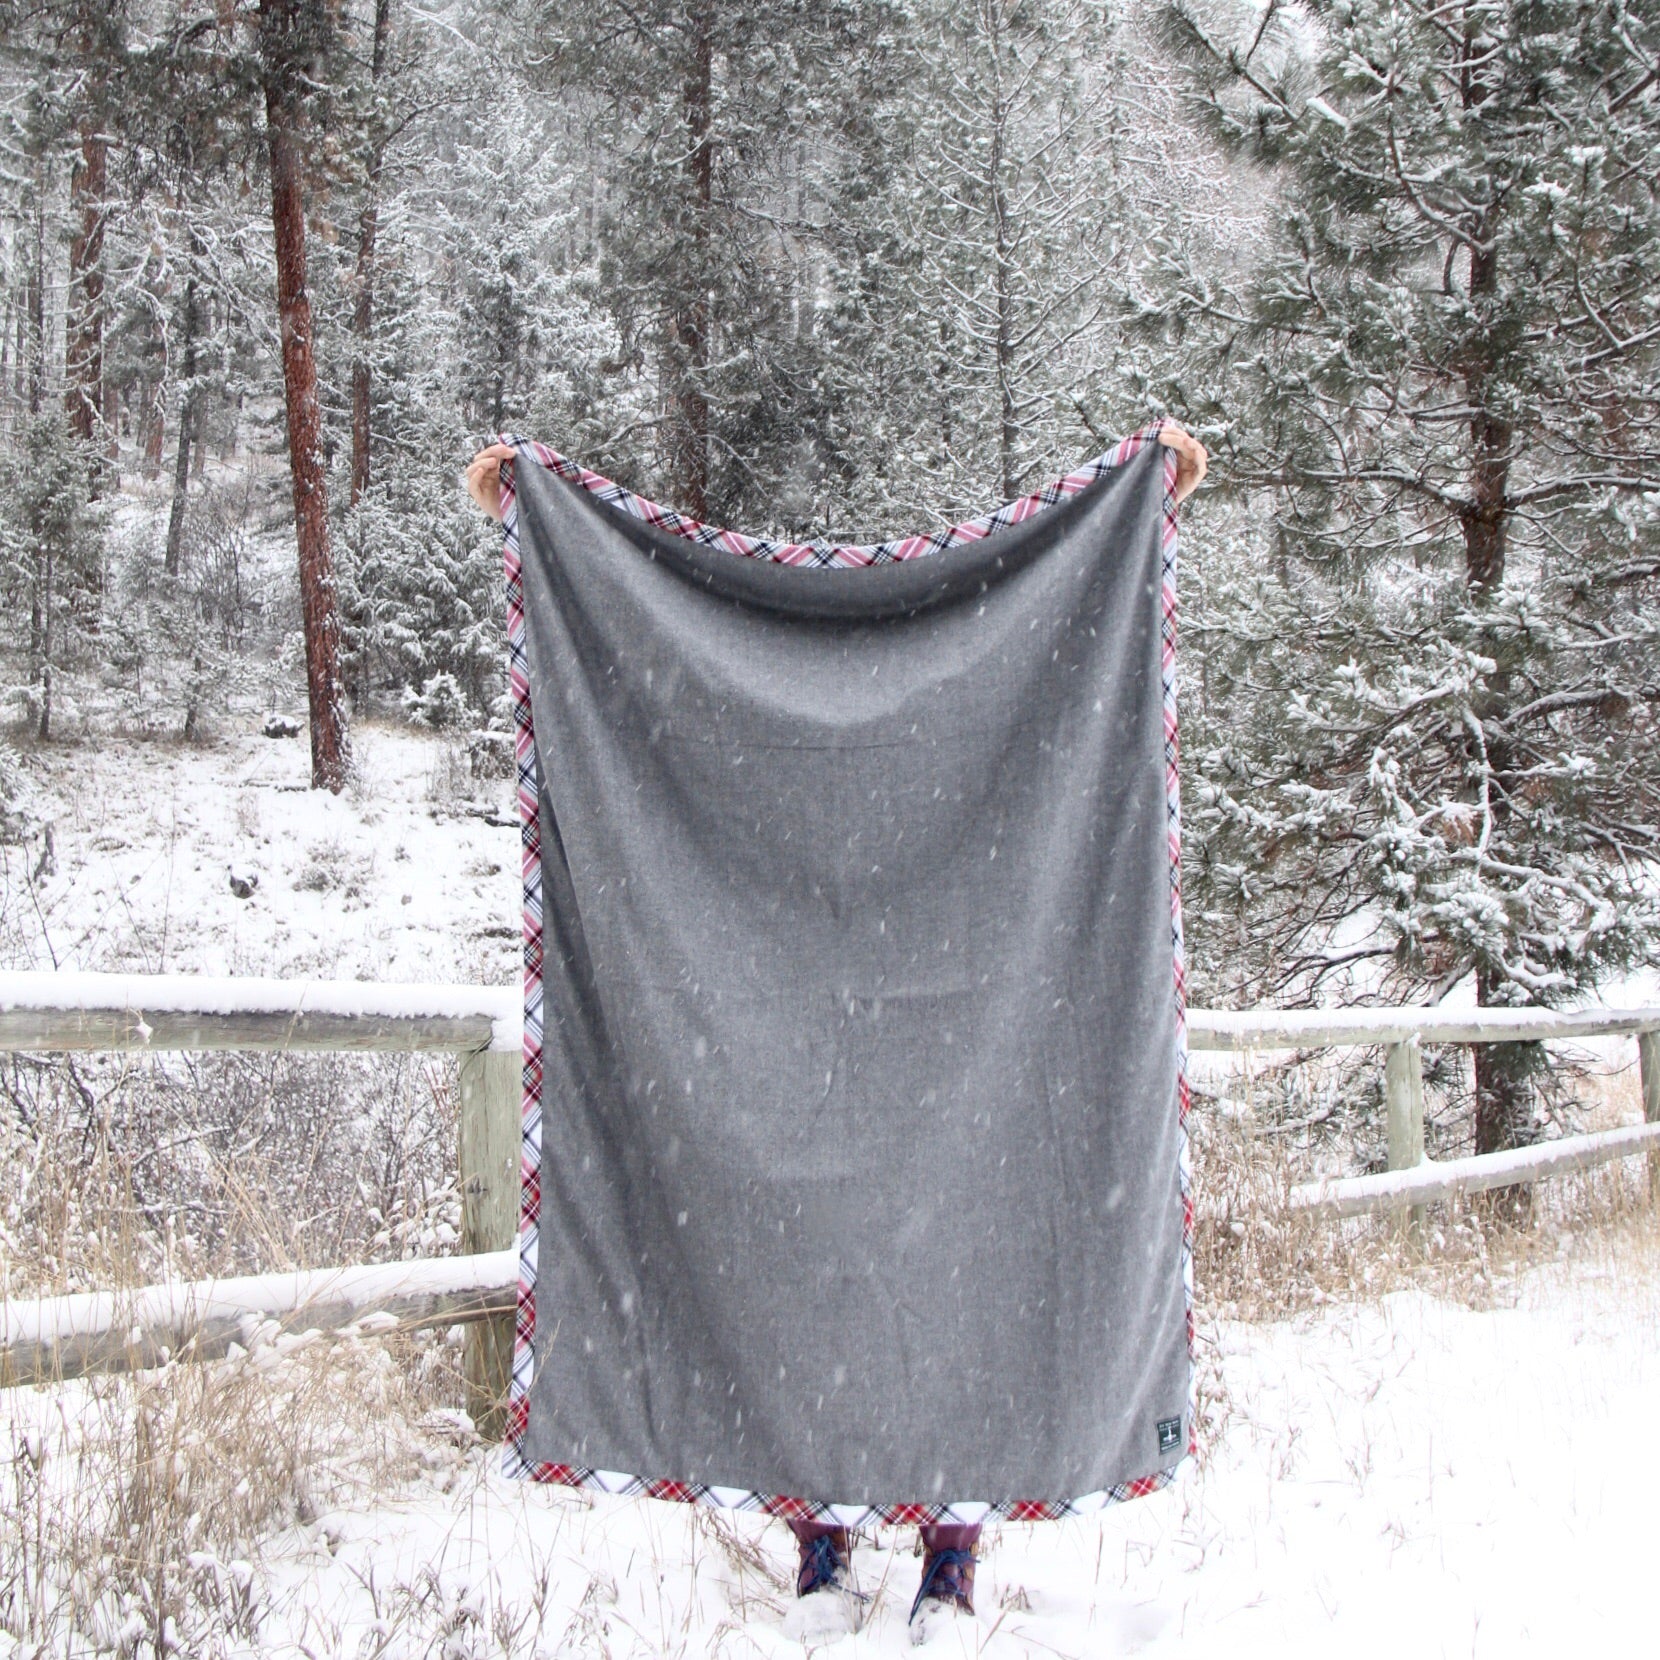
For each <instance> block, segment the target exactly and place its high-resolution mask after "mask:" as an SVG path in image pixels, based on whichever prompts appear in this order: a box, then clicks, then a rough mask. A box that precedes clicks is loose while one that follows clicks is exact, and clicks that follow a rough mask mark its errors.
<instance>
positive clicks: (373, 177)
mask: <svg viewBox="0 0 1660 1660" xmlns="http://www.w3.org/2000/svg"><path fill="white" fill-rule="evenodd" d="M391 34H392V0H375V47H374V55H373V57H372V58H371V60H370V66H369V77H370V81H371V83H372V84H374V85H377V86H378V85H379V83H380V78H381V75H382V74H383V73H384V71H385V69H386V45H387V42H388V40H389V39H390V38H391ZM385 160H386V141H385V138H384V137H383V135H382V132H381V126H380V118H379V113H378V112H377V113H376V116H375V136H374V139H373V141H372V143H371V144H370V147H369V168H368V178H367V180H366V182H365V189H364V198H363V211H362V213H361V214H360V215H359V216H358V222H357V223H358V242H357V270H356V272H355V273H354V280H355V282H356V284H357V305H356V307H355V308H354V310H353V312H352V333H353V334H354V335H356V336H357V355H356V357H355V358H354V359H353V361H352V506H354V507H355V506H356V505H357V503H358V500H359V498H361V496H362V495H363V492H364V491H365V490H367V489H368V488H369V472H370V449H371V442H372V440H371V433H370V425H369V414H370V404H371V398H372V394H373V391H374V382H373V375H372V371H371V369H370V365H369V336H370V331H371V330H372V329H373V327H374V321H375V236H376V233H377V232H378V230H379V228H380V174H381V168H382V166H383V165H384V164H385Z"/></svg>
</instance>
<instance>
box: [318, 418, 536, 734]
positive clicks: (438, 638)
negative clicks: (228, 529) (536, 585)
mask: <svg viewBox="0 0 1660 1660" xmlns="http://www.w3.org/2000/svg"><path fill="white" fill-rule="evenodd" d="M458 453H459V446H458ZM454 459H455V458H454V456H445V457H444V458H443V462H444V467H443V470H442V471H441V472H440V471H439V470H438V469H437V468H433V469H432V470H430V471H428V470H425V469H424V468H423V467H422V465H421V464H419V463H416V462H408V463H406V464H404V465H403V466H402V467H400V468H399V469H398V470H397V471H395V472H393V473H392V475H391V476H390V477H389V478H388V479H387V480H386V481H385V482H383V483H380V484H376V485H374V486H372V487H371V488H370V489H369V491H367V492H366V493H365V495H364V496H363V498H362V500H361V501H359V503H358V504H357V506H356V507H355V508H354V509H353V510H352V512H351V514H350V516H349V517H348V519H347V521H346V531H345V536H344V537H343V538H342V542H343V547H342V555H343V557H342V559H341V567H342V569H341V585H342V597H343V601H344V614H345V627H346V644H347V650H348V657H349V662H348V672H349V674H350V677H351V680H352V683H353V686H354V690H355V692H356V695H357V696H358V697H359V699H360V700H361V698H362V697H363V695H364V694H365V693H375V692H380V693H385V692H394V693H396V692H399V691H412V690H413V688H417V687H419V688H421V691H419V692H414V693H413V695H414V696H415V697H416V698H417V699H419V698H421V697H423V696H425V689H426V687H427V686H428V685H429V684H430V683H431V682H432V681H433V680H434V679H435V677H437V678H440V679H441V680H442V682H443V683H444V690H442V691H441V692H439V693H438V694H437V701H436V702H435V703H434V704H433V705H432V712H435V713H436V712H442V713H443V715H444V717H445V718H444V719H443V721H442V722H438V723H435V722H432V721H431V720H429V719H428V710H427V709H426V708H422V709H420V710H418V718H420V719H422V720H424V721H427V724H429V725H430V724H445V725H461V724H464V723H465V722H466V721H467V720H469V719H472V718H475V717H471V716H469V715H468V714H467V713H466V711H467V710H469V709H472V710H478V711H483V710H484V709H486V708H488V706H489V703H490V700H491V698H492V697H494V696H495V694H496V691H497V682H498V681H499V680H500V678H501V676H502V672H503V671H502V664H503V661H504V645H503V639H504V628H505V623H504V620H503V619H504V616H505V603H506V602H505V599H504V598H503V593H502V575H501V532H500V531H499V530H497V529H496V527H495V526H494V525H491V524H490V523H489V522H488V521H487V520H486V519H485V518H484V517H483V516H482V515H481V514H480V513H479V512H478V510H477V509H476V508H475V507H473V505H472V504H471V503H470V502H469V501H468V500H467V499H466V497H465V496H464V495H463V494H462V492H461V490H460V487H459V486H458V485H457V483H456V479H455V476H454V473H455V467H454V466H453V465H452V463H453V462H454Z"/></svg>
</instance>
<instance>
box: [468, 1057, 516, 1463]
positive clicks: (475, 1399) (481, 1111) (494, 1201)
mask: <svg viewBox="0 0 1660 1660" xmlns="http://www.w3.org/2000/svg"><path fill="white" fill-rule="evenodd" d="M521 1066H522V1062H521V1060H520V1058H519V1056H518V1054H517V1053H515V1052H513V1051H507V1052H502V1051H498V1050H491V1049H473V1050H464V1051H463V1052H462V1055H461V1078H460V1088H459V1096H458V1099H459V1111H458V1114H457V1124H456V1141H457V1144H458V1148H459V1152H460V1166H461V1249H462V1250H463V1251H465V1252H467V1253H468V1254H469V1255H471V1254H473V1253H476V1252H483V1251H505V1250H507V1249H509V1248H510V1247H511V1246H512V1244H513V1242H514V1240H515V1238H516V1237H517V1235H518V1224H519V1086H520V1068H521ZM513 1321H514V1316H513V1315H512V1314H511V1313H506V1314H493V1315H490V1316H489V1317H488V1318H486V1319H483V1320H475V1321H474V1322H473V1323H472V1324H471V1325H469V1326H468V1327H467V1341H466V1346H465V1347H464V1349H463V1350H462V1370H463V1371H464V1373H465V1374H466V1379H467V1412H468V1414H469V1415H470V1416H471V1418H472V1420H473V1422H474V1424H476V1425H477V1426H478V1432H479V1434H480V1435H481V1436H483V1437H484V1439H485V1440H487V1441H499V1440H501V1438H502V1436H503V1434H504V1433H505V1431H506V1424H507V1386H508V1382H509V1380H510V1379H511V1377H512V1375H513Z"/></svg>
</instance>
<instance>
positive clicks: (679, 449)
mask: <svg viewBox="0 0 1660 1660" xmlns="http://www.w3.org/2000/svg"><path fill="white" fill-rule="evenodd" d="M689 21H690V25H691V31H692V37H691V54H690V57H689V58H688V60H687V64H686V78H685V81H684V82H683V83H682V88H681V112H682V115H683V118H684V120H685V125H686V138H687V144H686V164H685V165H686V171H687V177H688V180H689V182H690V184H691V192H690V194H691V216H692V239H693V244H694V250H695V251H694V254H693V259H692V268H693V272H694V274H695V277H696V279H697V280H698V281H699V283H701V280H702V277H703V273H704V268H705V249H706V247H707V245H708V241H709V230H710V225H709V218H710V213H711V210H712V207H713V203H714V196H715V150H714V139H713V136H712V134H711V132H710V121H711V117H712V114H713V104H714V72H715V47H714V31H713V27H712V24H711V19H710V16H709V11H708V8H707V7H706V6H699V7H698V8H697V9H696V10H694V11H693V13H692V15H691V18H690V20H689ZM710 322H711V318H710V313H709V297H708V294H707V292H706V291H705V290H704V289H703V288H702V287H701V286H699V287H698V288H696V289H694V290H693V291H692V292H691V293H689V294H686V295H684V296H682V299H681V301H680V304H679V305H678V306H677V308H676V310H675V312H674V315H673V316H672V317H671V319H670V323H669V422H668V437H669V451H670V453H669V468H670V474H671V476H672V478H673V481H674V497H673V500H674V505H675V506H676V507H677V508H679V509H680V511H681V512H683V513H689V514H690V515H691V516H692V517H693V518H694V519H707V518H708V516H709V399H708V394H707V393H706V391H705V389H704V384H703V379H704V371H705V370H706V369H707V368H708V366H709V333H710Z"/></svg>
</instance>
